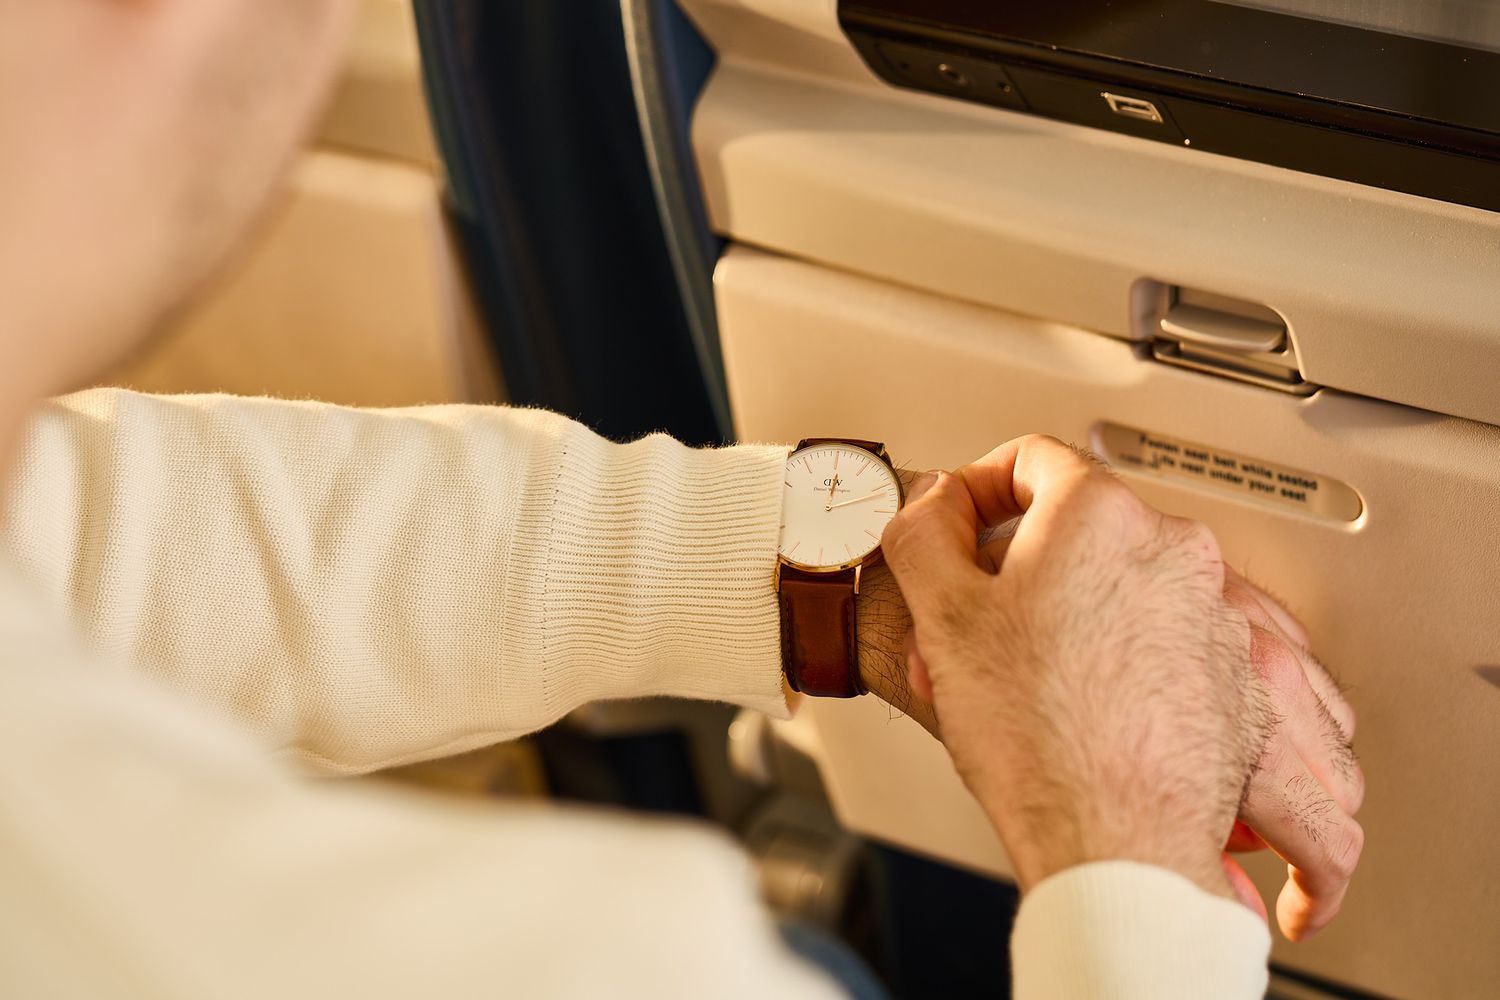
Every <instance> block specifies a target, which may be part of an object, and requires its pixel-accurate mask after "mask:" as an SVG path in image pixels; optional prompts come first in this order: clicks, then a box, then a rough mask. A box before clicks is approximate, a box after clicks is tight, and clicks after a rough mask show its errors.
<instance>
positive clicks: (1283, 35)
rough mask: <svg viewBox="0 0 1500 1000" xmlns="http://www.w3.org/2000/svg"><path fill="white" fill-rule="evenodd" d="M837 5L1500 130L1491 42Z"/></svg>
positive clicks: (1243, 14) (1016, 9)
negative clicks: (1471, 44)
mask: <svg viewBox="0 0 1500 1000" xmlns="http://www.w3.org/2000/svg"><path fill="white" fill-rule="evenodd" d="M841 7H842V11H843V12H844V13H845V14H846V15H847V14H850V13H854V14H858V13H861V12H862V13H865V14H867V15H869V16H872V17H877V18H882V19H887V18H893V19H897V20H907V21H910V22H913V23H922V24H925V25H928V26H930V27H932V28H937V29H939V30H942V29H949V30H952V31H954V32H958V33H962V34H964V35H967V36H969V37H974V36H975V35H980V36H989V37H992V38H994V39H997V40H1005V41H1007V42H1009V43H1012V44H1014V43H1022V44H1025V45H1030V46H1034V47H1036V48H1037V49H1038V50H1044V51H1048V52H1051V53H1058V52H1059V51H1060V52H1063V53H1074V54H1077V55H1078V56H1081V57H1086V58H1090V59H1101V60H1108V61H1111V62H1115V63H1119V64H1124V65H1130V66H1135V67H1140V68H1143V69H1147V70H1156V71H1164V72H1168V73H1173V74H1183V75H1186V76H1190V77H1197V78H1200V79H1202V80H1206V81H1221V82H1223V83H1227V84H1232V85H1235V86H1238V87H1247V88H1254V89H1257V90H1261V91H1265V92H1268V93H1279V94H1286V95H1294V96H1296V97H1297V98H1299V99H1302V100H1307V99H1312V100H1316V101H1321V102H1328V103H1330V104H1336V105H1342V106H1344V107H1347V108H1350V109H1364V110H1368V111H1374V112H1378V113H1382V114H1386V115H1391V116H1396V117H1400V118H1406V119H1410V120H1413V121H1422V122H1430V123H1433V124H1436V125H1439V126H1446V127H1448V128H1458V129H1464V130H1475V131H1480V132H1485V133H1489V134H1490V135H1500V52H1491V51H1489V50H1486V49H1477V48H1466V47H1464V46H1459V45H1453V44H1450V43H1447V42H1441V41H1435V40H1432V39H1428V38H1421V37H1415V36H1409V35H1398V34H1392V33H1389V32H1383V31H1376V30H1372V29H1369V28H1360V27H1355V26H1351V25H1347V24H1340V23H1335V22H1330V21H1321V20H1315V19H1312V18H1307V17H1300V16H1297V15H1293V14H1285V13H1280V12H1276V11H1267V10H1261V9H1258V8H1252V7H1238V6H1234V5H1232V4H1230V3H1219V2H1214V0H1116V2H1112V3H1106V2H1102V0H1047V2H1045V3H1014V2H1013V3H996V2H994V0H846V2H845V3H843V4H842V5H841ZM1465 145H1467V144H1465ZM1485 145H1488V144H1487V143H1486V144H1485Z"/></svg>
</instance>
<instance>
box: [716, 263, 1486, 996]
mask: <svg viewBox="0 0 1500 1000" xmlns="http://www.w3.org/2000/svg"><path fill="white" fill-rule="evenodd" d="M717 292H718V302H719V310H720V323H721V327H722V331H723V338H724V350H725V358H726V363H727V365H728V372H729V379H730V388H731V393H732V398H733V403H734V410H735V417H736V419H737V421H738V423H739V428H740V431H741V435H742V436H743V437H744V438H746V439H749V440H757V439H759V440H772V441H795V440H797V439H799V438H802V437H805V436H807V435H809V434H836V435H851V436H858V437H863V438H875V439H881V440H884V441H885V442H887V444H888V445H889V447H890V450H891V452H892V454H893V455H894V456H895V457H896V458H897V460H898V461H905V462H909V463H911V464H912V465H914V466H917V467H952V466H953V465H955V464H958V463H960V462H962V461H965V460H967V459H971V458H974V457H976V456H978V455H980V454H982V453H984V452H985V451H987V450H988V449H989V448H990V447H992V446H993V445H995V444H997V443H999V442H1001V441H1003V440H1006V439H1008V438H1011V437H1013V436H1016V435H1019V434H1022V433H1026V432H1031V431H1042V432H1047V433H1051V434H1055V435H1057V436H1059V437H1061V438H1064V439H1066V440H1071V441H1075V442H1080V443H1086V442H1089V441H1090V439H1091V435H1092V434H1094V433H1095V431H1096V429H1097V428H1098V427H1099V426H1100V425H1101V424H1102V423H1105V422H1112V423H1116V424H1120V425H1124V426H1127V427H1136V428H1141V429H1143V430H1148V431H1151V432H1155V433H1160V434H1164V435H1171V436H1174V437H1176V438H1180V439H1183V440H1185V441H1191V442H1198V443H1201V444H1205V445H1208V446H1210V447H1212V448H1216V449H1222V450H1223V451H1225V452H1228V453H1233V454H1236V455H1239V456H1244V457H1247V458H1251V459H1255V460H1259V461H1263V462H1267V463H1274V464H1277V465H1280V466H1285V467H1289V468H1291V469H1297V470H1303V471H1304V472H1306V473H1309V474H1312V475H1316V476H1325V477H1331V478H1333V479H1337V480H1339V481H1341V482H1343V483H1346V484H1348V485H1349V486H1350V487H1352V488H1353V489H1354V490H1356V491H1358V493H1359V495H1360V496H1361V497H1362V498H1363V502H1364V504H1365V511H1364V514H1363V515H1362V516H1361V517H1360V518H1359V519H1358V520H1356V521H1354V522H1353V523H1348V522H1344V521H1342V520H1337V519H1335V520H1323V519H1319V518H1316V517H1313V516H1309V515H1306V514H1302V513H1297V512H1291V511H1286V510H1282V509H1280V508H1278V507H1273V506H1269V505H1265V504H1260V503H1256V502H1253V501H1250V500H1247V499H1243V498H1241V497H1239V496H1238V495H1234V494H1221V493H1218V492H1215V491H1213V490H1211V489H1207V488H1204V487H1202V486H1200V485H1195V484H1191V483H1186V482H1177V481H1166V480H1159V479H1153V478H1148V477H1146V476H1143V475H1141V474H1139V473H1135V472H1133V471H1132V470H1130V469H1128V468H1126V469H1123V470H1122V472H1121V474H1122V475H1123V476H1124V477H1125V478H1126V480H1127V481H1128V482H1130V483H1131V484H1132V485H1133V486H1134V487H1136V488H1137V489H1138V490H1139V491H1140V492H1141V493H1142V494H1143V495H1144V496H1145V497H1146V498H1147V499H1149V500H1150V501H1151V502H1152V503H1154V504H1156V505H1158V506H1159V507H1161V508H1163V509H1165V510H1168V511H1171V512H1173V513H1177V514H1182V515H1185V516H1190V517H1196V518H1199V519H1202V520H1203V521H1205V522H1206V523H1208V524H1209V525H1210V526H1212V527H1213V529H1214V530H1215V531H1216V532H1217V533H1218V535H1219V537H1220V539H1221V540H1222V542H1223V544H1224V547H1225V550H1226V552H1227V553H1228V556H1229V558H1230V560H1231V561H1232V562H1233V563H1234V564H1236V565H1238V566H1239V567H1241V568H1243V569H1244V570H1246V571H1247V572H1248V573H1249V574H1250V575H1251V576H1253V577H1254V578H1257V579H1259V580H1261V581H1262V582H1264V583H1265V584H1267V585H1268V586H1269V587H1270V588H1271V589H1273V590H1274V591H1275V592H1277V593H1278V594H1280V595H1282V596H1283V597H1284V598H1285V600H1286V601H1287V602H1288V604H1289V605H1290V606H1291V607H1292V608H1293V609H1294V610H1295V611H1296V612H1297V613H1298V614H1299V615H1301V617H1302V618H1303V620H1304V621H1305V622H1306V623H1307V625H1308V627H1309V628H1310V629H1311V631H1312V634H1313V635H1314V636H1315V637H1316V639H1317V648H1318V651H1319V652H1320V654H1321V655H1323V656H1324V658H1326V660H1327V661H1328V662H1329V664H1330V665H1331V666H1332V667H1333V668H1334V669H1335V670H1336V671H1337V672H1338V673H1339V674H1340V675H1341V676H1342V678H1343V679H1344V680H1345V681H1346V682H1347V683H1348V684H1349V685H1350V697H1351V699H1352V701H1353V703H1354V706H1355V708H1356V709H1357V711H1358V713H1359V732H1358V738H1357V740H1356V746H1357V748H1358V750H1359V753H1360V755H1361V757H1362V759H1363V761H1364V764H1365V768H1366V773H1367V775H1368V778H1369V794H1368V798H1367V800H1366V804H1365V807H1364V810H1363V811H1362V813H1361V814H1360V817H1359V818H1360V821H1361V822H1362V823H1363V824H1364V826H1365V830H1366V831H1367V834H1368V844H1367V848H1366V852H1365V856H1364V861H1363V863H1362V865H1361V869H1360V873H1359V880H1358V882H1357V883H1356V885H1355V887H1354V888H1353V890H1352V891H1351V892H1350V895H1349V898H1348V903H1347V905H1346V907H1345V910H1344V913H1343V916H1342V917H1341V918H1340V919H1339V920H1338V921H1337V922H1336V923H1335V924H1334V925H1333V926H1332V927H1331V928H1330V929H1329V930H1327V931H1326V932H1324V934H1323V935H1322V936H1321V937H1319V938H1317V939H1315V940H1314V941H1312V942H1310V943H1308V944H1305V945H1295V946H1294V945H1289V944H1287V943H1285V942H1280V943H1278V945H1277V949H1276V959H1277V960H1278V961H1281V962H1285V963H1287V964H1289V965H1293V966H1297V967H1300V968H1303V969H1306V970H1309V971H1312V972H1316V973H1319V974H1322V975H1326V976H1329V977H1331V978H1334V979H1338V980H1341V981H1343V982H1346V983H1351V984H1354V985H1357V986H1360V987H1363V988H1366V989H1372V990H1377V991H1379V992H1381V993H1384V994H1389V995H1393V996H1398V997H1450V998H1454V997H1476V998H1477V997H1489V996H1493V995H1494V992H1495V987H1496V984H1497V983H1500V947H1497V939H1496V928H1497V926H1500V854H1497V851H1496V847H1495V845H1496V835H1495V831H1496V830H1497V829H1500V688H1497V687H1496V686H1495V684H1494V682H1493V681H1492V680H1486V679H1485V671H1484V669H1483V668H1486V667H1490V668H1492V670H1493V669H1494V668H1496V667H1497V666H1500V428H1495V427H1490V426H1486V425H1480V424H1476V423H1472V422H1468V421H1463V420H1459V419H1456V418H1451V417H1442V416H1438V415H1435V414H1432V413H1429V412H1424V411H1421V410H1416V409H1410V408H1406V407H1402V406H1397V405H1393V404H1388V403H1380V402H1375V401H1372V400H1368V399H1361V398H1356V397H1350V396H1345V395H1341V394H1338V393H1334V392H1331V391H1324V392H1322V393H1320V394H1318V395H1316V396H1314V397H1311V398H1308V399H1299V398H1294V397H1290V396H1286V395H1282V394H1280V393H1276V392H1273V391H1270V390H1265V389H1257V388H1254V387H1250V386H1241V385H1238V384H1236V383H1232V382H1228V381H1225V380H1222V379H1217V378H1214V377H1210V376H1204V375H1198V374H1195V373H1192V372H1186V371H1182V370H1179V369H1174V368H1168V367H1165V366H1163V365H1160V364H1157V363H1155V362H1152V361H1147V360H1141V359H1139V358H1137V357H1136V355H1135V353H1134V351H1133V349H1132V346H1131V345H1130V344H1128V343H1125V342H1122V341H1118V340H1112V339H1110V338H1107V337H1102V336H1099V335H1097V334H1094V333H1089V332H1086V331H1083V330H1079V329H1076V328H1073V327H1069V326H1064V325H1060V324H1051V323H1044V322H1040V321H1036V320H1031V319H1025V318H1021V317H1018V316H1015V315H1014V314H1008V313H1005V312H1001V311H998V310H993V309H988V308H983V307H980V306H976V305H971V304H967V303H960V302H957V301H954V300H951V299H945V298H941V297H937V296H932V295H929V294H925V293H921V292H917V291H912V290H908V289H904V288H900V287H897V286H895V285H892V284H888V283H884V282H879V281H875V280H871V279H868V278H863V277H856V276H852V275H848V274H845V273H841V272H837V271H834V270H831V269H828V268H824V267H820V266H815V265H812V264H807V263H803V262H799V261H794V260H790V259H787V258H783V257H780V256H773V255H769V254H764V253H760V252H757V251H753V250H746V249H741V248H737V249H733V250H731V252H730V253H729V254H728V256H727V257H726V258H725V259H724V260H723V261H722V262H721V263H720V265H719V269H718V272H717ZM830 373H833V374H836V378H835V379H834V381H833V383H832V384H836V385H838V386H839V387H840V391H838V392H834V393H831V392H829V391H828V386H829V385H830ZM805 711H808V712H811V713H812V717H813V720H814V721H815V722H816V725H817V729H818V734H817V739H816V740H814V741H809V745H815V746H817V747H818V748H819V750H818V752H819V754H820V756H821V758H822V766H823V769H824V773H825V776H826V778H827V781H828V784H829V786H830V788H831V791H832V794H833V797H834V799H835V804H836V806H837V808H838V810H839V812H840V815H841V816H842V817H843V819H844V820H845V821H846V822H847V823H849V824H850V825H851V826H852V827H854V828H855V829H858V830H861V831H864V832H867V833H870V834H873V835H876V836H879V837H882V838H885V839H887V840H890V841H893V842H895V843H898V844H903V845H906V846H908V847H912V848H915V849H917V850H920V851H923V852H926V853H929V854H932V855H935V856H937V857H940V858H945V859H948V860H950V861H954V862H957V863H960V864H963V865H967V866H971V867H973V868H977V869H980V870H983V871H990V872H996V873H1004V872H1005V871H1006V862H1005V859H1004V857H1003V855H1002V853H1001V851H1000V848H999V845H998V844H997V842H996V840H995V838H994V836H993V835H992V834H991V833H990V832H989V830H988V828H987V827H986V825H985V823H984V821H983V819H982V817H981V816H980V813H979V811H978V809H977V808H976V807H975V806H974V804H973V802H972V800H970V799H969V797H968V796H967V795H966V794H965V792H964V791H963V789H962V787H961V785H960V784H959V782H958V781H957V779H956V778H955V777H954V774H953V771H952V769H951V767H950V766H949V764H948V762H947V758H946V757H945V756H944V754H943V751H942V750H941V749H940V748H939V747H938V746H937V745H936V743H934V742H933V741H932V740H930V739H929V738H928V737H927V736H926V735H925V733H923V732H922V731H921V730H920V729H919V728H918V727H916V726H915V725H914V724H912V723H910V722H909V721H907V720H903V719H896V720H892V719H890V717H889V714H888V712H887V710H886V709H885V707H884V706H882V705H880V704H878V703H876V702H875V701H874V700H873V699H862V700H860V701H857V702H853V703H841V702H814V703H810V704H808V705H807V706H806V709H805ZM1255 874H1256V875H1257V878H1258V880H1259V882H1260V885H1261V887H1262V889H1263V890H1265V891H1267V892H1268V893H1273V892H1274V889H1275V887H1277V886H1278V885H1279V881H1280V879H1281V877H1282V873H1281V872H1280V871H1279V870H1278V866H1277V865H1275V864H1274V863H1272V862H1271V861H1270V860H1263V861H1262V862H1261V863H1260V864H1259V865H1258V866H1257V867H1256V869H1255ZM1271 898H1273V899H1274V895H1272V897H1271Z"/></svg>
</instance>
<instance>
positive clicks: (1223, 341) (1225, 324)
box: [1161, 302, 1286, 354]
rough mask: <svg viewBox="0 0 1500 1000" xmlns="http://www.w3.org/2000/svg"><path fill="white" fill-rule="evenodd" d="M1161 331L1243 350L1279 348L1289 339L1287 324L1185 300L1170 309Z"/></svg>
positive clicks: (1219, 347)
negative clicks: (1269, 321)
mask: <svg viewBox="0 0 1500 1000" xmlns="http://www.w3.org/2000/svg"><path fill="white" fill-rule="evenodd" d="M1161 332H1162V333H1163V334H1165V335H1166V336H1168V337H1171V338H1172V339H1174V340H1179V341H1182V342H1183V343H1187V344H1197V345H1199V346H1202V347H1211V348H1214V349H1215V350H1220V351H1236V352H1239V353H1243V354H1256V353H1268V352H1271V351H1278V350H1280V349H1281V347H1282V345H1283V344H1285V343H1286V327H1285V326H1282V325H1281V324H1279V323H1268V322H1266V321H1264V320H1258V319H1252V318H1250V317H1249V316H1238V315H1236V314H1234V313H1229V312H1220V311H1219V310H1217V309H1207V308H1204V307H1203V306H1195V305H1189V304H1187V303H1184V302H1178V303H1176V304H1175V305H1173V306H1172V307H1171V308H1170V309H1168V310H1167V313H1166V315H1165V316H1163V317H1162V318H1161Z"/></svg>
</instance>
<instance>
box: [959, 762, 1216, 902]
mask: <svg viewBox="0 0 1500 1000" xmlns="http://www.w3.org/2000/svg"><path fill="white" fill-rule="evenodd" d="M1054 777H1055V778H1056V779H1059V780H1057V785H1058V787H1064V786H1066V785H1068V784H1072V782H1069V781H1068V779H1067V778H1066V777H1065V776H1062V775H1055V776H1054ZM1015 792H1016V790H1015V788H1014V787H1010V788H1007V789H994V790H992V791H991V792H990V793H989V794H978V793H976V797H977V798H979V799H980V800H981V804H982V805H985V807H986V809H985V811H986V812H987V813H989V814H990V818H991V822H992V823H994V825H995V828H996V831H997V832H999V833H1000V835H1001V840H1002V841H1003V842H1004V843H1005V847H1006V853H1007V854H1008V855H1009V856H1010V860H1011V865H1012V867H1013V869H1014V871H1015V875H1016V884H1017V885H1018V886H1019V887H1020V889H1021V891H1022V892H1023V893H1024V892H1027V891H1029V890H1030V889H1031V888H1032V887H1033V886H1035V885H1037V884H1038V883H1040V882H1042V881H1044V880H1045V879H1048V878H1050V877H1052V876H1053V875H1058V874H1061V873H1062V872H1064V871H1067V870H1068V869H1070V868H1077V867H1079V866H1082V865H1087V864H1094V863H1097V862H1105V861H1133V862H1137V863H1140V864H1146V865H1151V866H1153V867H1155V868H1161V869H1164V870H1166V871H1170V872H1172V873H1174V874H1177V875H1181V876H1182V877H1183V878H1186V879H1187V880H1188V881H1190V882H1192V883H1194V884H1195V885H1197V886H1198V887H1199V888H1201V889H1203V890H1205V891H1207V892H1209V893H1211V894H1213V895H1217V896H1224V897H1228V898H1234V891H1233V889H1232V887H1231V886H1230V883H1229V879H1228V876H1227V875H1226V874H1225V872H1224V866H1223V861H1222V858H1223V850H1222V848H1223V844H1222V843H1220V842H1215V841H1213V840H1212V838H1204V837H1203V836H1201V835H1199V834H1198V833H1197V832H1195V831H1199V830H1201V829H1202V823H1201V822H1194V821H1192V820H1189V819H1187V818H1186V817H1184V818H1183V819H1181V820H1180V821H1174V820H1173V819H1171V818H1170V817H1168V816H1166V815H1164V814H1163V812H1162V811H1161V809H1160V802H1153V803H1145V802H1125V801H1120V800H1119V799H1118V798H1116V797H1110V801H1108V802H1101V801H1098V799H1097V797H1093V796H1089V797H1086V800H1077V801H1071V802H1066V803H1064V802H1058V803H1054V804H1053V805H1052V806H1050V807H1049V806H1047V805H1043V804H1041V803H1037V804H1036V806H1035V807H1034V808H1033V809H1031V810H1029V812H1030V814H1031V818H1030V822H1029V823H1028V824H1027V828H1026V829H1018V828H1017V824H1016V823H1015V822H1014V820H1015V818H1016V817H1015V815H1014V811H1015V809H1014V807H1015V798H1016V795H1015ZM995 801H1003V802H1005V803H1006V805H1005V809H1004V810H996V809H991V808H989V804H990V803H991V802H995Z"/></svg>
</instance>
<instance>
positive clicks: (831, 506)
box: [823, 490, 885, 510]
mask: <svg viewBox="0 0 1500 1000" xmlns="http://www.w3.org/2000/svg"><path fill="white" fill-rule="evenodd" d="M883 496H885V491H884V490H881V491H880V492H879V493H871V494H870V495H869V496H867V497H860V498H859V499H858V500H844V501H842V502H840V503H835V504H829V505H828V506H826V507H824V508H823V509H824V510H838V509H839V508H840V507H847V506H849V505H850V504H851V503H864V502H865V501H866V500H874V499H875V498H876V497H883Z"/></svg>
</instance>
